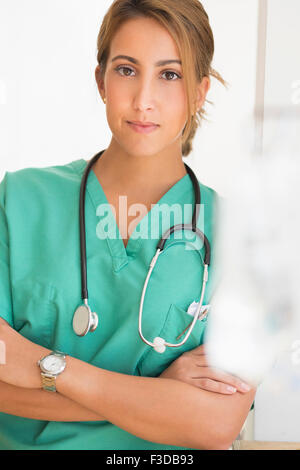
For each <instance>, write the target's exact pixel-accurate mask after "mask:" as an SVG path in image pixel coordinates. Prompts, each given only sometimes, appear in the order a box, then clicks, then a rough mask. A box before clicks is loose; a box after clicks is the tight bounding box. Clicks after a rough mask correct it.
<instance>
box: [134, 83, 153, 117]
mask: <svg viewBox="0 0 300 470" xmlns="http://www.w3.org/2000/svg"><path fill="white" fill-rule="evenodd" d="M154 102H155V90H154V88H153V86H152V85H151V82H150V79H149V80H147V79H144V80H142V79H141V80H140V82H139V83H138V84H137V86H136V90H135V92H134V109H135V110H137V111H142V112H143V111H146V110H147V111H149V110H152V109H154V107H155V104H154Z"/></svg>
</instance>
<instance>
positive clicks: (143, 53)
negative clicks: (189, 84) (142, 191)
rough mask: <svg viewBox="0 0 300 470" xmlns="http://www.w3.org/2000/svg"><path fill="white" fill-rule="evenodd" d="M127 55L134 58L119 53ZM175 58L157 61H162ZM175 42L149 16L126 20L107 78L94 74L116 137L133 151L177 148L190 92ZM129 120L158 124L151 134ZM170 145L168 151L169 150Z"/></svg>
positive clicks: (146, 152) (147, 152)
mask: <svg viewBox="0 0 300 470" xmlns="http://www.w3.org/2000/svg"><path fill="white" fill-rule="evenodd" d="M119 55H123V56H124V55H125V56H128V57H131V58H132V59H134V61H135V63H133V62H132V61H131V60H130V59H128V58H117V59H116V57H117V56H119ZM166 60H170V61H177V62H171V63H168V64H164V65H156V64H157V63H158V62H160V61H166ZM178 62H180V57H179V52H178V50H177V46H176V43H175V42H174V40H173V38H172V36H171V35H170V34H169V33H168V31H167V30H166V29H165V28H163V27H162V26H161V25H159V24H158V23H157V22H156V21H155V20H153V19H151V18H137V19H132V20H128V21H127V22H125V23H124V24H123V25H122V26H121V27H120V29H119V30H118V31H117V33H116V34H115V36H114V38H113V40H112V42H111V48H110V55H109V57H108V61H107V68H106V73H105V77H104V82H103V83H101V82H100V78H99V66H98V67H97V69H96V78H97V83H98V88H99V91H100V93H101V95H102V98H103V97H105V98H106V113H107V120H108V124H109V127H110V129H111V131H112V134H113V139H115V140H116V141H117V143H118V144H119V145H120V146H121V147H122V148H123V149H124V150H125V151H126V152H127V153H129V154H131V155H136V156H141V155H153V154H158V153H160V152H163V151H168V150H169V151H174V150H177V151H179V153H180V154H181V145H182V140H181V136H182V132H183V129H184V126H185V124H186V122H187V119H188V115H187V96H186V93H185V90H184V82H183V76H182V67H181V65H180V63H178ZM127 121H146V122H152V123H155V124H158V127H156V129H155V130H154V131H153V132H151V133H148V134H145V133H138V132H136V131H135V130H134V129H133V128H132V126H130V125H129V124H128V122H127ZM167 148H168V150H167Z"/></svg>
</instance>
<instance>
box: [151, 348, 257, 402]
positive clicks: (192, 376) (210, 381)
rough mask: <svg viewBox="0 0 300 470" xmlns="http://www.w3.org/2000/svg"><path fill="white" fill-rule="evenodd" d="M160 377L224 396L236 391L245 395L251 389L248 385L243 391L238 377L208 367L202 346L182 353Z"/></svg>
mask: <svg viewBox="0 0 300 470" xmlns="http://www.w3.org/2000/svg"><path fill="white" fill-rule="evenodd" d="M160 377H164V378H169V379H175V380H181V381H182V382H185V383H188V384H191V385H194V386H195V387H198V388H202V389H203V390H207V391H209V392H216V393H222V394H225V395H228V394H230V395H232V394H233V393H235V392H236V391H238V392H242V393H247V392H249V390H250V389H251V386H250V385H249V389H248V390H245V389H244V388H243V385H242V384H243V383H244V382H242V380H240V379H239V378H238V377H235V376H233V375H230V374H227V373H226V372H224V371H222V370H221V369H216V368H211V367H209V365H208V363H207V360H206V354H205V345H204V344H202V345H201V346H198V347H197V348H195V349H191V350H190V351H187V352H185V353H183V354H182V355H181V356H180V357H179V358H178V359H176V360H175V361H174V362H172V364H171V365H170V366H169V367H168V368H167V369H166V370H164V372H163V373H162V374H161V375H160ZM246 385H248V384H246ZM228 387H229V388H228Z"/></svg>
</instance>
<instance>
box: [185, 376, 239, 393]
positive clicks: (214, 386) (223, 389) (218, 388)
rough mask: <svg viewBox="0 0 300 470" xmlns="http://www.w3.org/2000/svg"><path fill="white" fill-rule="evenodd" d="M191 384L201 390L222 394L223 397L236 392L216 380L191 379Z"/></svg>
mask: <svg viewBox="0 0 300 470" xmlns="http://www.w3.org/2000/svg"><path fill="white" fill-rule="evenodd" d="M192 383H193V385H194V386H196V387H198V388H202V390H207V391H208V392H215V393H222V394H224V395H232V394H234V393H235V392H236V391H237V389H236V388H235V387H232V386H231V385H229V384H224V383H223V382H218V381H216V380H212V379H209V378H208V377H203V378H201V379H199V378H196V377H193V382H192Z"/></svg>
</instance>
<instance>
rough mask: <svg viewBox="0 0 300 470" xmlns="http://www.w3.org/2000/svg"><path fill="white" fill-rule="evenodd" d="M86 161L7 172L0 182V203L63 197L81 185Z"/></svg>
mask: <svg viewBox="0 0 300 470" xmlns="http://www.w3.org/2000/svg"><path fill="white" fill-rule="evenodd" d="M84 162H85V160H82V159H80V160H74V161H72V162H70V163H67V164H64V165H53V166H47V167H28V168H22V169H20V170H16V171H7V172H6V173H5V175H4V177H3V179H2V181H1V182H0V203H1V204H3V205H5V204H6V203H9V201H12V200H15V199H17V200H18V201H19V202H21V201H25V200H28V199H35V201H37V200H39V199H43V198H51V197H54V196H55V195H57V196H62V195H63V194H66V193H67V192H68V191H70V190H72V188H74V189H75V188H76V189H78V185H80V181H81V176H82V172H83V169H84V166H85V165H84Z"/></svg>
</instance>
